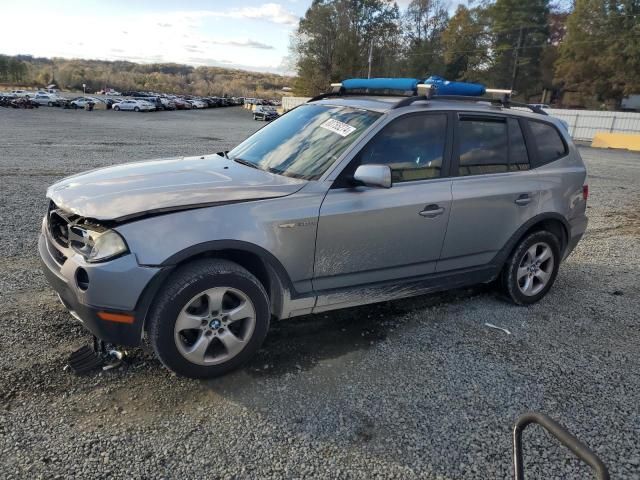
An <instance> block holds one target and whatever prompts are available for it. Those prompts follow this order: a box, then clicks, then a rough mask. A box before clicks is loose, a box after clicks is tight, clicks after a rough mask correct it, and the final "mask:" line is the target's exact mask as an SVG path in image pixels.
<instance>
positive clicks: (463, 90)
mask: <svg viewBox="0 0 640 480" xmlns="http://www.w3.org/2000/svg"><path fill="white" fill-rule="evenodd" d="M424 83H425V85H432V86H433V87H435V93H436V95H462V96H465V97H481V96H482V95H484V94H485V93H486V92H487V89H486V88H485V86H484V85H482V84H481V83H467V82H450V81H449V80H445V79H444V78H442V77H439V76H437V75H432V76H430V77H429V78H427V79H426V80H425V81H424Z"/></svg>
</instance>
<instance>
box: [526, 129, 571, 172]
mask: <svg viewBox="0 0 640 480" xmlns="http://www.w3.org/2000/svg"><path fill="white" fill-rule="evenodd" d="M529 128H530V130H531V135H532V136H533V139H534V142H535V144H536V148H537V151H538V162H537V163H538V165H537V166H538V167H541V166H542V165H546V164H547V163H551V162H554V161H556V160H558V159H559V158H562V157H564V156H565V155H566V154H567V153H568V148H567V145H566V143H565V142H564V140H563V139H562V136H561V135H560V132H558V129H557V128H556V127H554V126H553V125H550V124H548V123H544V122H536V121H535V120H529Z"/></svg>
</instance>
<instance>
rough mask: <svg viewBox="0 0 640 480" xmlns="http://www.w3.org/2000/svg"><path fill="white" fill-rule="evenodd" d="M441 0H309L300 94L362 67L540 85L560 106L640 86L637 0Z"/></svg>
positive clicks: (533, 97) (295, 50)
mask: <svg viewBox="0 0 640 480" xmlns="http://www.w3.org/2000/svg"><path fill="white" fill-rule="evenodd" d="M470 3H471V2H470ZM448 5H449V2H448V1H446V0H412V1H411V2H410V3H409V5H408V7H407V8H406V9H404V10H401V9H400V8H399V7H398V5H397V4H396V3H395V2H394V1H391V0H313V3H312V5H311V7H309V9H308V10H307V12H306V14H305V16H304V18H302V19H301V20H300V24H299V26H298V28H297V30H296V32H295V35H294V38H293V41H292V47H291V50H292V54H293V57H294V60H295V63H296V68H297V79H296V83H295V89H296V91H297V93H299V94H304V95H313V94H317V93H320V92H323V91H326V89H327V87H328V86H329V84H330V83H332V82H337V81H340V80H343V79H345V78H350V77H366V76H367V75H368V74H369V70H371V72H370V73H371V76H372V77H385V76H394V77H397V76H409V77H419V78H424V77H427V76H430V75H440V76H443V77H445V78H447V79H449V80H463V81H478V82H482V83H485V84H487V85H489V86H491V87H494V88H512V89H515V90H516V91H517V92H518V93H519V97H520V98H523V99H525V100H527V101H536V102H539V101H540V98H541V96H542V93H543V92H547V95H546V96H545V97H546V101H550V100H554V101H556V102H558V103H564V104H565V105H567V104H572V103H573V104H576V105H578V104H580V105H584V106H587V105H593V104H594V103H609V104H611V106H618V105H619V103H620V101H621V99H622V98H623V97H624V96H626V95H629V94H632V93H640V0H575V1H573V2H571V3H570V4H567V3H560V4H557V3H552V1H550V0H493V1H492V0H483V1H480V3H478V4H473V3H471V5H469V6H466V5H462V4H461V5H459V6H458V7H457V8H456V10H455V11H454V12H452V13H451V14H450V13H449V10H448ZM370 59H371V62H370V61H369V60H370Z"/></svg>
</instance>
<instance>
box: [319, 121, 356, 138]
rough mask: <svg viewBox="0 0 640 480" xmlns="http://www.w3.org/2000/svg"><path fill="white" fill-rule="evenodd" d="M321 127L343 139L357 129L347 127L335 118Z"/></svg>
mask: <svg viewBox="0 0 640 480" xmlns="http://www.w3.org/2000/svg"><path fill="white" fill-rule="evenodd" d="M320 127H322V128H326V129H327V130H329V131H331V132H333V133H337V134H338V135H340V136H341V137H346V136H347V135H349V134H350V133H353V131H354V130H355V129H356V127H352V126H351V125H347V124H346V123H343V122H341V121H340V120H335V119H333V118H332V119H330V120H327V121H326V122H324V123H323V124H322V125H320Z"/></svg>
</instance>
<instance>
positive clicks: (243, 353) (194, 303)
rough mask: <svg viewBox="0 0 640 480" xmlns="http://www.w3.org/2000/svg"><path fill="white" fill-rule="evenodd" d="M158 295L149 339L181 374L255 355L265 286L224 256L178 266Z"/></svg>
mask: <svg viewBox="0 0 640 480" xmlns="http://www.w3.org/2000/svg"><path fill="white" fill-rule="evenodd" d="M156 298H157V299H156V301H155V302H154V305H153V306H152V308H151V311H150V314H149V323H148V336H149V340H150V342H151V345H152V346H153V349H154V351H155V353H156V355H157V356H158V358H159V359H160V361H161V362H162V363H163V365H164V366H165V367H167V368H168V369H169V370H172V371H173V372H175V373H177V374H178V375H182V376H185V377H189V378H212V377H217V376H220V375H224V374H225V373H228V372H230V371H232V370H234V369H236V368H238V367H239V366H241V365H242V364H244V363H245V362H246V361H248V360H249V359H250V358H251V357H253V356H254V355H255V353H256V352H257V351H258V349H259V348H260V346H261V345H262V342H263V341H264V339H265V337H266V335H267V331H268V329H269V320H270V317H271V312H270V308H269V298H268V296H267V293H266V291H265V289H264V287H263V285H262V284H261V283H260V281H259V280H258V279H257V278H256V277H255V276H253V275H252V274H251V273H249V272H248V271H247V270H245V269H244V268H242V267H241V266H240V265H238V264H236V263H233V262H230V261H228V260H209V259H207V260H197V261H194V262H192V263H188V264H186V265H184V266H181V267H179V268H178V269H177V270H176V271H175V272H174V273H173V274H172V275H171V276H170V277H169V279H168V280H167V283H166V284H165V285H164V286H163V287H162V289H161V290H160V291H159V292H158V295H157V297H156ZM217 299H219V302H218V301H216V300H217ZM212 310H213V312H212ZM233 312H237V313H236V314H235V315H237V316H238V318H236V319H235V320H233V319H232V317H233V316H234V313H233ZM245 315H246V317H245ZM197 345H201V346H202V348H196V347H197ZM227 345H229V346H230V347H228V346H227Z"/></svg>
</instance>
